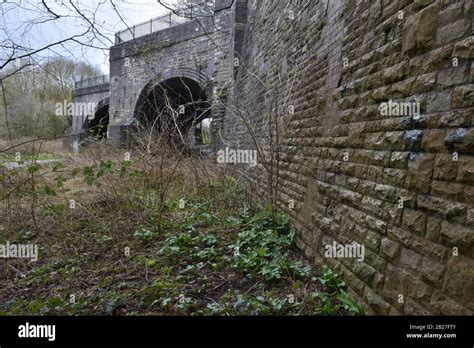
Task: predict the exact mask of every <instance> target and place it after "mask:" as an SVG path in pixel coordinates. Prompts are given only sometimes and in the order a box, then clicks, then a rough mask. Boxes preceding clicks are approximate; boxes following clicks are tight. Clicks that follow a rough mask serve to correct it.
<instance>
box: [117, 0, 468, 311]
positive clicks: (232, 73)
mask: <svg viewBox="0 0 474 348" xmlns="http://www.w3.org/2000/svg"><path fill="white" fill-rule="evenodd" d="M473 18H474V5H473V1H472V0H459V1H449V0H416V1H409V0H394V1H382V0H357V1H356V0H288V1H282V0H265V1H261V0H248V1H243V0H234V1H232V0H228V1H227V0H226V1H224V0H222V1H216V9H215V16H214V18H207V19H202V20H200V21H197V20H194V21H189V22H185V23H181V24H179V25H176V26H173V27H170V28H167V29H163V30H160V31H156V32H152V33H150V34H148V35H143V36H140V37H137V38H136V39H135V40H129V41H123V40H119V42H118V43H117V44H116V45H115V46H113V47H112V48H111V54H110V59H111V61H110V93H109V101H110V102H109V114H110V123H109V126H108V132H109V137H110V138H111V139H112V140H113V141H115V142H116V143H118V144H123V143H126V142H127V136H126V134H127V132H126V130H127V127H129V125H131V124H133V122H134V121H135V120H136V118H137V115H140V114H143V112H144V111H143V105H144V104H143V101H146V100H147V98H149V96H150V95H151V94H152V93H153V91H156V88H157V87H160V86H163V85H166V86H174V88H180V87H179V84H180V83H181V82H182V81H187V84H189V85H190V86H192V89H193V91H194V92H193V95H194V93H196V94H195V95H199V96H206V98H207V100H211V99H212V98H218V99H219V101H221V103H213V104H212V105H213V108H212V113H211V114H210V115H206V117H212V118H213V119H214V120H215V122H214V127H215V128H214V129H215V132H216V136H215V142H214V146H215V148H219V147H221V146H223V145H222V141H221V140H224V141H225V144H226V146H227V145H229V146H231V145H233V146H236V147H239V148H244V147H245V148H253V147H254V145H255V144H254V142H253V141H252V140H251V137H249V131H248V127H246V126H244V125H243V124H242V122H241V121H240V119H239V117H236V113H235V112H228V111H226V110H229V109H230V110H232V109H233V110H236V109H238V110H241V111H242V112H247V111H248V114H249V115H251V123H252V125H254V126H255V128H256V129H258V139H262V140H265V139H266V137H267V136H268V133H267V130H268V129H269V128H268V127H267V125H266V123H265V122H266V121H265V120H266V119H268V117H266V116H268V115H269V114H270V115H271V114H272V113H274V112H278V113H279V115H280V114H281V115H282V117H284V118H286V119H287V120H289V121H288V127H287V129H286V130H285V132H284V133H282V139H281V141H280V143H279V144H278V150H279V153H280V155H281V157H280V163H281V164H280V174H281V177H280V181H279V184H280V193H279V196H278V201H279V205H280V208H281V209H282V210H283V211H285V212H286V213H288V214H289V215H290V216H291V218H292V220H293V222H294V223H295V224H296V226H297V228H298V231H299V233H298V237H297V244H298V246H299V247H300V248H301V249H302V250H304V252H305V253H306V255H307V257H308V258H309V259H310V260H311V261H312V262H314V263H315V264H316V265H321V266H322V265H327V266H329V267H330V268H332V269H334V270H336V271H337V272H339V273H340V274H341V275H342V276H343V278H344V280H345V281H346V283H347V284H348V285H349V287H350V293H351V295H353V296H354V297H356V298H357V299H358V301H360V303H362V304H364V305H365V307H366V309H367V311H368V312H369V313H377V314H429V313H432V314H472V313H473V312H474V128H473V122H474V105H473V104H474V92H473V85H474V68H473V65H472V59H473V56H474V49H473V47H474V37H473V25H472V19H473ZM151 26H152V25H151ZM122 41H123V42H122ZM235 58H239V64H238V66H237V67H236V66H235V64H234V63H235V61H234V59H235ZM290 109H291V112H289V111H288V110H290ZM217 133H219V136H217ZM220 135H222V137H223V138H220ZM250 174H251V175H254V177H255V178H256V179H257V180H258V181H259V183H260V185H259V188H260V190H261V191H262V194H263V192H264V191H266V190H267V188H266V187H265V185H266V180H265V177H264V175H262V173H260V172H259V171H258V170H253V171H250ZM290 202H291V204H290ZM333 242H336V243H338V244H339V245H348V244H350V243H354V242H356V243H358V244H361V245H363V246H364V247H365V249H364V250H365V255H364V258H363V260H361V261H359V260H357V259H355V258H338V257H334V258H332V257H327V255H325V250H326V246H328V245H332V244H333Z"/></svg>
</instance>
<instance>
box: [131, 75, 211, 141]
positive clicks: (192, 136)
mask: <svg viewBox="0 0 474 348" xmlns="http://www.w3.org/2000/svg"><path fill="white" fill-rule="evenodd" d="M209 115H210V105H209V102H208V99H207V95H206V93H205V92H204V90H203V89H202V88H201V86H200V85H199V83H198V82H196V81H194V80H192V79H189V78H184V77H175V78H171V79H168V80H166V81H164V82H161V83H159V84H157V85H155V86H151V88H148V89H145V90H144V91H143V92H142V95H141V96H140V98H139V99H138V102H137V107H136V109H135V119H136V120H137V123H138V125H139V126H138V128H139V129H140V128H141V129H146V130H147V131H148V132H150V131H152V132H154V133H155V135H156V136H157V137H161V138H163V139H165V140H166V141H168V142H171V143H173V144H174V145H178V146H181V147H182V146H184V147H187V148H192V147H195V146H198V145H203V144H206V137H205V136H204V137H203V134H202V131H201V128H202V127H201V122H202V121H203V120H204V119H206V118H208V117H209Z"/></svg>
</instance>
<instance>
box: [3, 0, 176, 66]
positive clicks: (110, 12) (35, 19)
mask: <svg viewBox="0 0 474 348" xmlns="http://www.w3.org/2000/svg"><path fill="white" fill-rule="evenodd" d="M0 1H2V0H0ZM175 1H176V0H166V4H170V5H171V6H172V4H174V3H175ZM45 3H46V6H47V7H48V8H49V9H50V10H51V12H52V13H54V14H57V15H59V16H61V17H62V18H60V19H56V20H51V19H52V18H54V14H52V13H48V11H47V10H46V9H45V7H44V5H43V4H42V2H41V0H29V1H25V0H16V1H10V0H7V1H6V2H3V3H2V2H0V10H1V11H0V12H1V13H0V15H1V18H0V43H4V42H6V41H10V40H12V41H14V42H15V43H17V44H21V45H22V46H25V47H28V48H31V49H36V48H39V47H43V46H46V45H48V44H51V43H53V42H57V41H60V40H62V39H65V38H68V37H70V36H72V35H79V34H82V33H84V32H85V31H86V29H87V26H88V22H87V21H86V20H85V19H84V18H81V17H80V15H79V14H78V13H77V12H76V11H75V9H74V7H76V8H77V9H78V10H80V12H81V13H83V14H84V15H85V16H86V17H87V18H88V19H95V21H94V23H96V24H97V27H98V28H100V30H99V31H100V33H101V34H102V35H104V36H103V37H102V36H100V35H99V37H98V38H97V39H94V40H93V41H89V39H90V38H91V36H88V37H87V38H86V37H81V38H79V39H78V40H79V41H81V42H90V44H91V45H93V46H95V47H109V46H111V45H112V44H113V41H114V33H115V32H117V31H119V30H122V29H126V24H124V22H125V23H127V25H129V26H132V25H134V24H138V23H141V22H144V21H147V20H150V19H152V18H155V17H159V16H161V15H163V14H166V13H167V12H168V10H167V9H166V8H164V7H163V6H161V5H160V4H158V2H157V1H156V0H81V1H78V0H71V1H70V0H46V1H45ZM113 5H115V6H116V9H117V11H115V10H114V8H113ZM117 12H118V14H117ZM119 15H120V16H119ZM63 16H64V17H63ZM120 17H122V19H121V18H120ZM6 54H8V52H3V53H2V54H1V57H0V58H1V59H4V57H5V55H6ZM58 54H60V55H63V56H67V57H71V58H74V59H77V60H83V61H87V62H89V63H91V64H93V65H96V66H97V67H99V68H100V69H101V70H102V71H103V73H104V74H108V64H109V63H108V59H109V56H108V50H101V49H98V48H93V47H86V46H84V45H80V44H79V43H74V42H67V43H65V44H63V45H59V46H54V47H52V48H51V49H48V50H47V51H43V52H42V53H41V54H40V55H39V56H37V59H39V60H43V61H44V60H47V59H48V58H50V57H55V56H56V55H58Z"/></svg>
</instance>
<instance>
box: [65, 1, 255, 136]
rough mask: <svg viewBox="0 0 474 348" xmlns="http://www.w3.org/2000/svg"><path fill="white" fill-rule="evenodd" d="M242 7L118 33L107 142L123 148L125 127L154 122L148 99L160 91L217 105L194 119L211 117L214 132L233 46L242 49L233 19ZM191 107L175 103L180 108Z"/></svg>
mask: <svg viewBox="0 0 474 348" xmlns="http://www.w3.org/2000/svg"><path fill="white" fill-rule="evenodd" d="M245 3H246V2H245V1H242V0H218V1H216V4H215V11H214V16H213V17H202V18H198V19H194V20H188V21H184V22H183V20H182V19H181V20H179V21H177V22H172V20H173V18H171V17H170V23H169V25H163V23H162V20H163V19H164V17H163V18H158V19H154V20H150V21H149V22H146V23H142V24H139V25H137V26H134V27H132V28H130V29H128V30H124V31H123V32H120V33H117V35H116V44H115V45H114V46H112V47H111V49H110V83H109V85H108V86H109V115H110V120H109V121H108V122H109V123H108V138H109V139H111V140H112V141H113V142H115V143H116V144H118V145H127V144H128V142H129V139H128V130H129V129H130V126H132V125H133V124H134V123H135V122H137V120H140V118H143V117H147V116H150V117H153V114H152V113H153V112H154V111H155V112H156V110H150V107H149V104H152V103H150V99H152V98H156V99H158V98H157V95H158V94H160V93H161V92H162V91H163V90H164V89H167V90H169V91H176V94H178V95H179V96H180V97H181V96H183V95H184V96H186V95H189V98H190V99H192V101H193V102H194V103H195V102H196V100H200V101H202V102H203V103H208V104H209V105H211V101H212V100H213V99H216V98H217V99H218V101H220V102H215V103H213V105H214V106H213V107H212V110H210V111H208V112H207V113H206V114H203V115H199V117H200V118H201V119H203V118H211V117H212V119H213V125H215V127H219V125H220V123H221V122H222V118H223V114H224V105H225V101H226V98H227V94H228V89H229V88H230V87H231V86H232V83H233V73H234V69H233V65H232V64H233V58H234V46H236V47H237V49H239V48H240V47H241V46H242V45H241V42H239V40H240V41H241V40H242V36H241V35H240V36H238V35H237V34H239V33H240V34H241V31H240V32H239V31H238V30H237V31H236V25H235V16H236V14H238V13H243V12H245V8H246V7H245ZM241 17H242V16H241ZM166 18H167V17H166ZM85 83H86V84H90V83H88V82H87V81H86V82H85ZM88 88H89V90H88V91H87V92H88V96H89V100H91V101H93V102H95V101H96V99H98V98H99V96H97V95H95V94H94V91H92V90H90V89H91V87H90V86H89V87H88ZM188 89H189V90H191V91H190V92H189V91H188ZM180 91H181V92H182V93H180ZM183 91H184V92H183ZM100 93H101V92H100ZM75 96H76V97H75V99H74V100H75V101H82V99H87V98H82V99H79V98H78V97H82V96H84V92H83V91H76V93H75ZM100 96H102V95H100ZM190 101H191V100H183V98H181V99H180V103H182V104H183V105H186V104H191V103H190ZM203 109H204V108H203ZM147 113H149V114H150V115H147ZM194 121H196V120H194ZM198 121H199V120H198ZM76 123H77V124H76V126H75V128H74V130H75V131H76V132H81V131H82V130H85V126H84V119H80V118H79V119H78V120H77V121H76Z"/></svg>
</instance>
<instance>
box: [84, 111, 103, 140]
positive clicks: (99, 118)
mask: <svg viewBox="0 0 474 348" xmlns="http://www.w3.org/2000/svg"><path fill="white" fill-rule="evenodd" d="M108 125H109V105H108V104H105V105H103V106H100V104H99V106H98V109H97V111H96V112H95V114H94V117H93V118H87V119H86V122H85V124H84V129H85V131H86V134H87V136H88V137H92V138H94V139H98V140H99V139H105V138H106V137H107V126H108Z"/></svg>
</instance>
